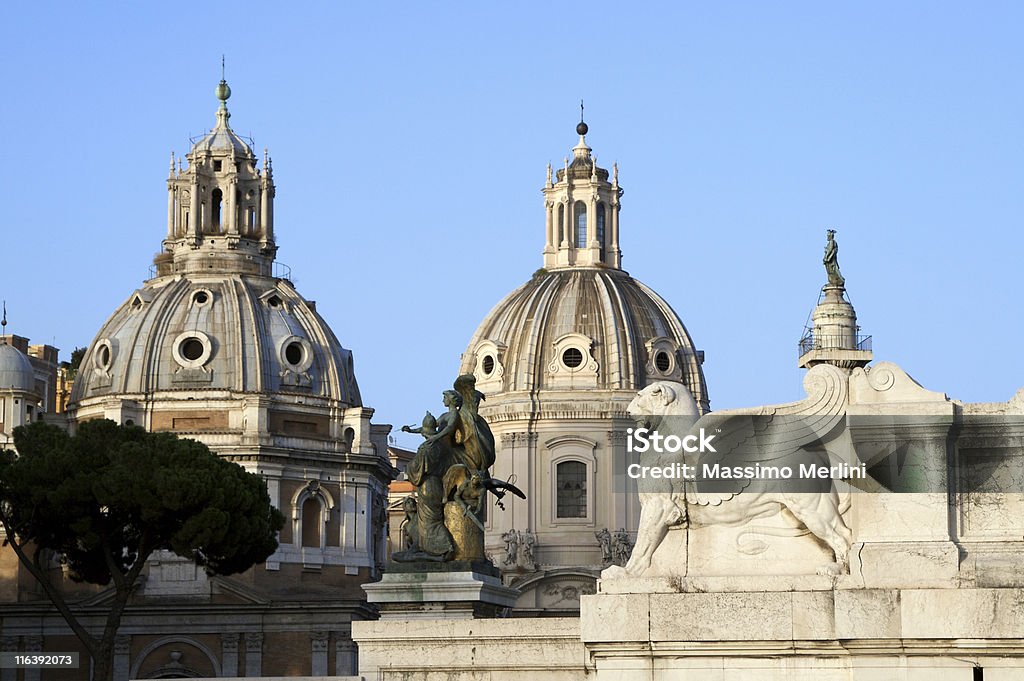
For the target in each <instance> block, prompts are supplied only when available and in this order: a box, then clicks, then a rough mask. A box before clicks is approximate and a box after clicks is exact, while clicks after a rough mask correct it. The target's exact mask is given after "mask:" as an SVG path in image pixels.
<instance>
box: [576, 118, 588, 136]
mask: <svg viewBox="0 0 1024 681" xmlns="http://www.w3.org/2000/svg"><path fill="white" fill-rule="evenodd" d="M588 130H590V128H588V127H587V124H586V123H584V122H583V121H580V122H579V124H578V125H577V126H576V134H577V135H586V134H587V131H588Z"/></svg>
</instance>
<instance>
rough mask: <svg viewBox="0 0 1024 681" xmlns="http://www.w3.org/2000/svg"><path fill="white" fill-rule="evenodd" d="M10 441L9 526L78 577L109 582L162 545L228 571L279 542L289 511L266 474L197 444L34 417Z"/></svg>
mask: <svg viewBox="0 0 1024 681" xmlns="http://www.w3.org/2000/svg"><path fill="white" fill-rule="evenodd" d="M14 442H15V446H16V447H17V448H18V452H19V458H18V459H17V460H13V459H10V458H8V459H7V461H6V462H5V464H4V465H3V466H2V467H0V497H2V498H3V500H4V501H5V502H6V504H7V509H8V510H7V515H8V517H9V519H10V521H11V524H12V529H14V530H15V532H16V533H17V534H18V536H19V537H22V538H25V539H31V540H33V541H34V542H35V543H36V544H37V545H39V546H42V547H44V548H47V549H50V550H53V551H55V552H57V553H60V554H62V555H63V556H64V559H65V560H66V562H67V564H68V566H69V567H70V568H71V574H72V576H73V577H74V578H75V579H79V580H84V581H87V582H91V583H93V584H108V583H109V582H110V580H111V569H117V570H118V571H120V572H121V573H122V574H127V572H128V570H129V569H130V568H131V566H132V565H133V564H134V563H135V562H136V561H137V560H138V558H139V556H140V554H141V555H143V556H148V555H149V554H150V553H151V552H152V551H154V550H156V549H169V550H171V551H173V552H174V553H176V554H178V555H180V556H182V557H185V558H189V559H192V560H194V561H195V562H196V563H197V564H198V565H202V566H204V567H206V569H207V570H208V571H209V572H211V573H216V574H222V575H227V574H233V573H236V572H241V571H243V570H246V569H248V568H249V567H251V566H252V565H253V564H255V563H259V562H260V561H262V560H264V559H266V558H267V556H269V555H270V554H271V553H273V552H274V550H275V549H276V548H277V540H276V538H275V533H276V532H277V531H278V530H280V529H281V527H282V525H283V524H284V517H283V516H282V515H281V513H280V512H279V511H277V510H276V509H275V508H273V507H272V506H271V505H270V497H269V495H268V494H267V489H266V485H265V484H264V483H263V480H262V479H260V478H259V477H258V476H256V475H253V474H251V473H247V472H246V471H245V470H244V469H243V468H242V467H241V466H239V465H237V464H234V463H230V462H228V461H225V460H223V459H221V458H219V457H217V456H216V455H214V454H212V453H211V452H210V450H209V449H207V447H206V445H203V444H201V443H199V442H196V441H194V440H179V439H178V438H177V437H176V436H174V435H171V434H168V433H147V432H146V431H145V430H143V429H142V428H139V427H137V426H118V425H117V424H115V423H113V422H112V421H88V422H85V423H82V424H81V425H80V426H79V429H78V433H77V434H76V435H75V436H74V437H68V436H67V435H66V434H65V433H64V432H63V431H61V430H60V429H59V428H56V427H54V426H50V425H46V424H43V423H33V424H32V425H30V426H27V427H24V428H19V429H16V431H15V435H14ZM111 558H112V559H113V566H111V565H110V562H109V559H111Z"/></svg>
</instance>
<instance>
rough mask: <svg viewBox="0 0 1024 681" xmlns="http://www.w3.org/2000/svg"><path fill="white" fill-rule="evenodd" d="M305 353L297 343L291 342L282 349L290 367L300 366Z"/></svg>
mask: <svg viewBox="0 0 1024 681" xmlns="http://www.w3.org/2000/svg"><path fill="white" fill-rule="evenodd" d="M305 354H306V351H305V350H304V349H303V348H302V344H301V343H299V342H298V341H292V342H291V343H289V344H288V345H286V346H285V348H284V358H285V360H287V362H288V363H289V364H291V365H292V366H298V365H300V364H302V358H303V356H305Z"/></svg>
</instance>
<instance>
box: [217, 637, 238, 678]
mask: <svg viewBox="0 0 1024 681" xmlns="http://www.w3.org/2000/svg"><path fill="white" fill-rule="evenodd" d="M220 653H221V658H220V669H221V676H238V634H221V635H220Z"/></svg>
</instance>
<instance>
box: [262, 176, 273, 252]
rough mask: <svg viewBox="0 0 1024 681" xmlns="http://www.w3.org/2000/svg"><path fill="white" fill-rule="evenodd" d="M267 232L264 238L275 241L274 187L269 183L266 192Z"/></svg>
mask: <svg viewBox="0 0 1024 681" xmlns="http://www.w3.org/2000/svg"><path fill="white" fill-rule="evenodd" d="M266 196H267V198H266V207H267V212H266V231H264V233H263V234H264V237H263V238H265V239H266V240H267V241H273V240H274V185H272V184H271V183H270V182H267V191H266Z"/></svg>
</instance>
